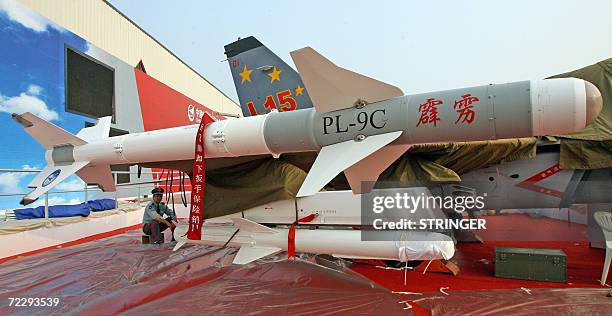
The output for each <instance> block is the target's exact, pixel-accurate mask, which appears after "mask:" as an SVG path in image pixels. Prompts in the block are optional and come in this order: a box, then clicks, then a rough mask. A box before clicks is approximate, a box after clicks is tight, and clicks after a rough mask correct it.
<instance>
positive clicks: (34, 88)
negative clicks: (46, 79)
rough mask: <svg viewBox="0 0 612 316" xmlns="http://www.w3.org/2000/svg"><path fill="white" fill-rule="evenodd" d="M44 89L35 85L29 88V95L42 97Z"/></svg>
mask: <svg viewBox="0 0 612 316" xmlns="http://www.w3.org/2000/svg"><path fill="white" fill-rule="evenodd" d="M42 90H43V88H42V87H40V86H37V85H35V84H31V85H29V86H28V94H29V95H40V94H41V93H42Z"/></svg>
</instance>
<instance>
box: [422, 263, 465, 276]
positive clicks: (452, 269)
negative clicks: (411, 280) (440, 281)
mask: <svg viewBox="0 0 612 316" xmlns="http://www.w3.org/2000/svg"><path fill="white" fill-rule="evenodd" d="M427 264H429V267H427ZM426 267H427V272H437V273H447V274H452V275H454V276H457V275H458V274H459V272H460V271H461V269H459V267H458V266H457V265H456V264H455V263H453V262H452V261H448V260H434V261H432V262H431V264H430V263H429V261H427V260H424V261H423V262H421V264H419V265H418V266H416V267H415V268H414V271H419V272H423V271H425V268H426Z"/></svg>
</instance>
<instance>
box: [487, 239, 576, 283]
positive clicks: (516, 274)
mask: <svg viewBox="0 0 612 316" xmlns="http://www.w3.org/2000/svg"><path fill="white" fill-rule="evenodd" d="M495 276H496V277H498V278H508V279H521V280H535V281H547V282H566V281H567V255H566V254H565V252H563V251H562V250H560V249H540V248H513V247H495Z"/></svg>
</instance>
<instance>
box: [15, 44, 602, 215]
mask: <svg viewBox="0 0 612 316" xmlns="http://www.w3.org/2000/svg"><path fill="white" fill-rule="evenodd" d="M291 55H292V58H293V59H294V62H295V64H296V65H297V67H298V69H299V71H300V76H301V77H302V79H303V81H304V84H305V86H306V88H307V90H308V93H309V95H310V96H311V98H312V100H313V104H314V108H308V109H302V110H296V111H291V112H271V113H268V114H266V115H260V116H251V117H244V118H237V119H227V120H221V121H217V122H213V123H210V124H208V125H207V126H206V128H205V132H204V133H205V144H204V146H205V155H206V156H205V157H206V158H219V157H239V156H251V155H273V156H276V157H277V156H278V155H281V154H284V153H294V152H308V151H318V152H319V154H318V156H317V159H316V160H315V162H314V164H313V166H312V168H311V170H310V172H309V173H308V176H307V177H306V180H305V181H304V183H303V184H302V187H301V188H300V190H299V192H298V196H309V195H313V194H315V193H317V192H318V191H319V190H320V189H321V188H322V187H323V186H324V185H325V184H327V183H328V182H329V181H330V180H331V179H333V178H334V177H335V176H336V175H337V174H339V173H340V172H343V171H344V172H345V174H346V176H347V179H348V181H349V184H350V186H351V189H352V191H353V192H354V193H360V192H361V191H362V187H361V184H362V182H364V181H367V182H372V183H373V182H374V181H376V179H377V178H378V176H379V174H380V173H381V172H382V171H383V170H384V169H386V168H387V167H388V166H389V165H390V164H391V163H392V162H393V161H395V160H396V159H397V158H398V157H399V156H401V155H402V154H403V153H404V152H405V151H406V150H407V149H408V147H409V146H410V145H411V144H417V143H432V142H446V141H476V140H491V139H499V138H515V137H526V136H540V135H549V134H567V133H572V132H575V131H578V130H580V129H582V128H584V127H585V126H586V125H588V124H590V123H591V122H592V121H593V120H595V118H596V117H597V115H598V114H599V112H600V111H601V108H602V99H601V94H600V93H599V91H598V90H597V88H596V87H595V86H593V85H592V84H590V83H589V82H586V81H583V80H580V79H575V78H562V79H548V80H534V81H523V82H516V83H508V84H500V85H487V86H479V87H471V88H464V89H455V90H448V91H438V92H432V93H423V94H415V95H403V93H402V91H401V90H400V89H398V88H396V87H394V86H391V85H388V84H385V83H382V82H380V81H377V80H374V79H371V78H368V77H365V76H362V75H359V74H356V73H354V72H351V71H348V70H346V69H343V68H340V67H338V66H336V65H334V64H333V63H331V62H330V61H329V60H327V59H325V58H324V57H323V56H321V55H319V54H318V53H316V52H315V51H314V50H312V49H310V48H305V49H301V50H298V51H295V52H292V54H291ZM13 117H14V119H15V120H16V121H18V122H19V123H21V124H22V125H23V126H24V127H25V131H26V132H28V133H29V134H30V135H32V137H34V138H35V139H36V140H37V141H38V142H39V143H40V144H41V145H43V146H44V147H45V148H46V149H47V152H46V154H45V157H46V160H47V164H48V165H47V166H46V167H45V168H44V170H43V171H42V172H40V173H39V174H38V176H37V177H36V178H35V179H34V180H32V182H31V183H30V184H29V187H31V188H34V190H33V191H32V192H30V193H29V194H28V195H26V196H25V197H24V198H23V200H22V204H29V203H31V202H33V201H34V200H36V199H37V198H38V197H39V196H41V195H42V194H44V193H45V192H46V191H48V190H49V189H51V188H52V187H53V186H54V185H56V184H57V183H59V182H61V181H62V180H63V179H65V178H67V177H68V176H70V175H71V174H73V173H77V175H78V176H79V177H81V178H82V179H83V180H84V181H85V182H86V183H88V184H98V185H99V186H100V187H101V188H102V189H103V190H104V191H113V190H114V189H115V188H114V184H113V180H112V175H111V172H110V165H115V164H142V163H151V162H176V161H188V160H193V159H194V154H195V148H194V147H195V146H194V141H195V138H196V132H197V130H198V129H197V126H195V125H192V126H185V127H177V128H170V129H163V130H156V131H150V132H144V133H134V134H127V135H121V136H116V137H108V135H109V129H110V118H108V117H107V118H102V119H100V120H99V122H98V124H97V125H96V126H93V127H89V128H85V129H83V130H81V131H80V132H79V133H78V134H77V135H72V134H70V133H68V132H66V131H65V130H63V129H61V128H59V127H57V126H55V125H53V124H51V123H49V122H47V121H45V120H42V119H40V118H38V117H36V116H35V115H33V114H31V113H25V114H21V115H13ZM363 189H365V190H366V191H365V192H367V190H368V188H363Z"/></svg>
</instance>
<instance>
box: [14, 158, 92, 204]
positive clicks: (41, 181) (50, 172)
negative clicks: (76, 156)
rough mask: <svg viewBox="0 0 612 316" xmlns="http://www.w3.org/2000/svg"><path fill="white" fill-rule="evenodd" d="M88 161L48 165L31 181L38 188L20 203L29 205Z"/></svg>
mask: <svg viewBox="0 0 612 316" xmlns="http://www.w3.org/2000/svg"><path fill="white" fill-rule="evenodd" d="M88 163H89V162H88V161H77V162H74V163H72V164H70V165H63V166H46V167H45V169H43V170H42V171H41V172H40V173H39V174H38V175H37V176H36V178H35V179H34V180H36V182H35V181H32V182H31V183H30V185H31V186H32V187H36V189H34V190H33V191H32V192H30V193H28V194H27V195H26V196H24V197H23V199H22V200H21V202H20V203H21V204H22V205H28V204H30V203H32V202H34V201H36V200H37V199H38V198H39V197H40V196H41V195H43V194H45V193H46V192H47V191H49V190H50V189H51V188H53V187H54V186H55V185H57V184H58V183H60V182H62V181H63V180H64V179H66V178H68V177H69V176H71V175H72V174H73V173H75V172H77V171H78V170H79V169H81V168H83V167H85V165H87V164H88Z"/></svg>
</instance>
